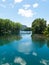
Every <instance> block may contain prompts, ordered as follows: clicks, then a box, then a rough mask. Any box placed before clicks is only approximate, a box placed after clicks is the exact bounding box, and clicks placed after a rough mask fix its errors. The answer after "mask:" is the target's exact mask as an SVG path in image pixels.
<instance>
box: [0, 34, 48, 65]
mask: <svg viewBox="0 0 49 65" xmlns="http://www.w3.org/2000/svg"><path fill="white" fill-rule="evenodd" d="M0 65H49V40H44V39H32V38H31V34H21V36H20V35H19V36H9V37H7V36H6V37H1V38H0Z"/></svg>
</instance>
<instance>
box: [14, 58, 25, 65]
mask: <svg viewBox="0 0 49 65" xmlns="http://www.w3.org/2000/svg"><path fill="white" fill-rule="evenodd" d="M14 63H19V64H20V65H26V62H25V61H24V60H23V59H22V58H21V57H16V58H15V59H14Z"/></svg>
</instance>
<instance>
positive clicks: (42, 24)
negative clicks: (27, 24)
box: [32, 18, 46, 34]
mask: <svg viewBox="0 0 49 65" xmlns="http://www.w3.org/2000/svg"><path fill="white" fill-rule="evenodd" d="M45 28H46V20H44V19H41V18H38V19H35V20H34V21H33V23H32V32H33V33H35V34H43V31H44V29H45Z"/></svg>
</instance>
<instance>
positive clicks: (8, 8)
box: [0, 0, 49, 26]
mask: <svg viewBox="0 0 49 65" xmlns="http://www.w3.org/2000/svg"><path fill="white" fill-rule="evenodd" d="M0 18H5V19H6V18H7V19H11V20H12V21H14V22H20V23H22V24H23V25H27V26H31V23H32V22H33V20H34V19H36V18H44V19H45V20H47V23H49V0H0Z"/></svg>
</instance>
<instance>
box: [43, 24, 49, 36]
mask: <svg viewBox="0 0 49 65" xmlns="http://www.w3.org/2000/svg"><path fill="white" fill-rule="evenodd" d="M43 33H44V35H46V36H49V24H48V26H47V27H46V29H45V31H44V32H43Z"/></svg>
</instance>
